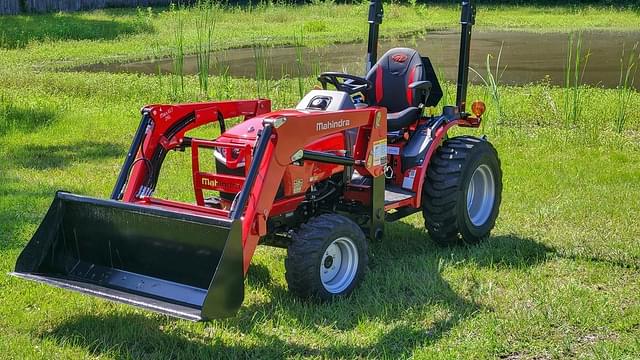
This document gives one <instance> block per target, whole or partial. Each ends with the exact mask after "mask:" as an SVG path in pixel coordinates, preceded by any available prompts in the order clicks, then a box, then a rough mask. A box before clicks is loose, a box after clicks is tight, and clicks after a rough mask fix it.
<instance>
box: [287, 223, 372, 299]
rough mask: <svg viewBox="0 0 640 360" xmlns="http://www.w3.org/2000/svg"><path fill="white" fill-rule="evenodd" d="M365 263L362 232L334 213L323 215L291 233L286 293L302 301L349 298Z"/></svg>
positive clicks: (362, 274)
mask: <svg viewBox="0 0 640 360" xmlns="http://www.w3.org/2000/svg"><path fill="white" fill-rule="evenodd" d="M367 263H368V256H367V240H366V237H365V235H364V233H363V232H362V229H360V227H359V226H358V225H357V224H356V223H354V222H353V221H351V220H350V219H348V218H346V217H344V216H342V215H337V214H323V215H320V216H317V217H314V218H312V219H310V220H309V221H308V222H307V223H305V224H302V225H301V226H300V228H299V229H298V230H297V231H296V232H295V233H294V234H293V236H292V241H291V244H290V245H289V247H288V249H287V258H286V259H285V262H284V265H285V269H286V273H285V278H286V279H287V284H288V286H289V290H290V291H291V292H292V293H294V294H295V295H297V296H299V297H302V298H316V299H319V300H331V299H333V298H336V297H341V296H346V295H349V294H350V293H351V292H352V291H353V290H354V289H355V288H356V287H357V286H358V284H359V283H360V282H361V281H362V279H363V278H364V275H365V272H366V269H367Z"/></svg>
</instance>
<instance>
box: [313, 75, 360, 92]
mask: <svg viewBox="0 0 640 360" xmlns="http://www.w3.org/2000/svg"><path fill="white" fill-rule="evenodd" d="M318 81H320V83H321V84H322V88H323V89H325V90H327V84H331V85H333V86H335V88H336V90H338V91H344V92H346V93H347V94H349V95H353V94H356V93H359V92H362V93H363V92H364V91H367V90H370V89H371V88H372V87H373V83H372V82H371V81H369V80H367V79H365V78H361V77H360V76H355V75H350V74H344V73H339V72H323V73H322V74H320V75H319V76H318Z"/></svg>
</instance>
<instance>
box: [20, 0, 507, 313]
mask: <svg viewBox="0 0 640 360" xmlns="http://www.w3.org/2000/svg"><path fill="white" fill-rule="evenodd" d="M474 19H475V9H474V7H473V6H472V4H471V3H470V2H469V1H467V0H464V1H463V2H462V37H461V49H460V69H459V76H458V84H457V85H458V86H457V101H456V104H455V105H448V106H444V107H443V112H442V114H440V115H437V116H433V115H426V114H425V111H424V109H425V108H427V107H435V106H437V105H438V104H439V102H440V100H441V97H442V90H441V87H440V84H439V82H438V79H437V77H436V75H435V72H434V70H433V67H432V65H431V62H430V60H429V58H428V57H421V56H420V54H418V53H417V51H415V50H413V49H407V48H395V49H391V50H389V51H388V52H387V53H386V54H384V55H383V56H382V57H380V58H379V59H378V56H377V46H378V45H377V43H378V28H379V25H380V24H381V23H382V20H383V9H382V2H381V1H378V0H374V1H371V4H370V9H369V18H368V20H369V24H370V30H369V44H368V54H367V65H366V71H367V73H366V76H365V77H360V76H356V75H351V74H344V73H337V72H326V73H322V74H321V75H320V76H319V78H318V80H319V81H320V83H321V85H322V89H316V90H312V91H311V92H309V93H308V94H307V95H306V96H305V97H304V98H303V99H301V101H300V103H299V104H298V105H297V106H296V108H294V109H285V110H278V111H272V109H271V102H270V101H269V100H267V99H256V100H238V101H225V102H203V103H192V104H179V105H161V104H159V105H149V106H146V107H144V108H143V109H142V111H141V112H142V119H141V122H140V125H139V126H138V129H137V131H136V134H135V136H134V139H133V142H132V144H131V147H130V149H129V152H128V154H127V156H126V159H125V161H124V164H123V166H122V169H121V171H120V174H119V176H118V179H117V181H116V185H115V187H114V189H113V192H112V195H111V198H110V199H108V200H103V199H97V198H92V197H86V196H80V195H74V194H70V193H68V192H63V191H59V192H58V193H57V194H56V196H55V199H54V201H53V203H52V204H51V207H50V208H49V211H48V212H47V214H46V216H45V218H44V220H43V221H42V223H41V224H40V226H39V228H38V229H37V231H36V232H35V234H34V235H33V237H32V239H31V240H30V241H29V242H28V244H27V245H26V247H25V248H24V250H23V251H22V253H21V254H20V256H19V257H18V260H17V262H16V266H15V271H14V272H13V273H12V275H15V276H17V277H21V278H24V279H28V280H34V281H38V282H41V283H46V284H49V285H53V286H57V287H61V288H64V289H69V290H74V291H78V292H82V293H85V294H89V295H94V296H98V297H102V298H105V299H108V300H113V301H118V302H122V303H126V304H130V305H134V306H138V307H142V308H145V309H148V310H151V311H155V312H158V313H163V314H167V315H170V316H174V317H179V318H184V319H188V320H193V321H201V320H208V319H214V318H223V317H228V316H232V315H233V314H235V313H236V311H237V310H238V309H239V308H240V306H241V304H242V302H243V298H244V278H245V276H246V274H247V271H248V269H249V267H250V264H251V259H252V257H253V254H254V251H255V249H256V247H257V246H258V245H259V244H263V245H270V246H277V247H283V248H286V249H287V258H286V260H285V268H286V279H287V283H288V286H289V289H290V290H291V291H292V292H293V293H294V294H296V295H298V296H300V297H303V298H316V299H320V300H330V299H333V298H336V297H340V296H346V295H349V294H350V293H351V292H352V291H353V290H354V289H355V288H356V287H357V285H358V284H359V283H360V282H361V281H362V280H363V278H364V275H365V272H366V269H367V261H368V256H367V243H368V241H372V240H378V239H382V238H383V237H384V224H385V222H390V221H396V220H399V219H401V218H403V217H406V216H409V215H411V214H414V213H417V212H422V214H423V216H424V218H425V227H426V229H427V231H428V233H429V235H430V236H431V238H432V239H433V240H434V241H436V242H437V243H439V244H447V245H450V244H456V243H463V242H464V243H474V242H478V241H480V240H482V239H483V238H486V237H487V236H488V235H489V232H490V231H491V229H492V228H493V227H494V225H495V221H496V218H497V216H498V210H499V206H500V199H501V190H502V172H501V169H500V162H499V159H498V156H497V153H496V151H495V149H494V148H493V146H492V145H491V144H490V143H489V142H488V141H486V139H480V138H475V137H471V136H460V137H454V138H448V137H447V132H448V130H449V129H450V128H452V127H454V126H461V127H478V126H479V124H480V122H481V116H482V113H483V112H484V104H483V103H482V102H479V101H478V102H474V103H473V105H472V106H471V110H472V112H471V113H469V112H467V107H466V89H467V78H468V59H469V51H470V41H471V27H472V25H473V23H474ZM329 87H331V88H334V89H329ZM238 117H239V118H241V119H242V121H241V122H240V123H238V124H237V125H235V126H233V127H230V128H228V129H227V122H228V119H231V118H238ZM211 123H217V124H218V125H219V127H220V129H221V135H220V136H219V137H217V138H215V139H204V138H196V137H190V136H188V135H187V133H188V132H189V131H191V130H193V129H196V128H198V127H201V126H203V125H207V124H211ZM172 151H179V152H184V153H185V154H186V153H190V157H191V170H192V178H193V190H194V198H195V202H194V203H187V202H180V201H174V200H168V199H160V198H156V197H154V196H153V195H154V191H155V189H156V185H157V182H158V178H159V176H160V173H161V168H162V164H163V161H164V159H165V157H166V156H167V155H168V154H169V153H171V152H172ZM212 163H213V167H214V168H215V171H207V170H205V169H209V168H211V165H212Z"/></svg>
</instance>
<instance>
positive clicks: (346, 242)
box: [320, 237, 358, 294]
mask: <svg viewBox="0 0 640 360" xmlns="http://www.w3.org/2000/svg"><path fill="white" fill-rule="evenodd" d="M357 272H358V248H357V247H356V244H355V243H354V242H353V240H351V239H350V238H348V237H340V238H337V239H335V240H334V241H333V242H332V243H331V244H330V245H329V246H328V247H327V249H326V250H325V251H324V255H322V260H321V262H320V280H321V281H322V286H324V288H325V289H326V290H327V291H328V292H330V293H332V294H338V293H341V292H343V291H344V290H345V289H346V288H348V287H349V285H351V283H352V282H353V279H355V277H356V273H357Z"/></svg>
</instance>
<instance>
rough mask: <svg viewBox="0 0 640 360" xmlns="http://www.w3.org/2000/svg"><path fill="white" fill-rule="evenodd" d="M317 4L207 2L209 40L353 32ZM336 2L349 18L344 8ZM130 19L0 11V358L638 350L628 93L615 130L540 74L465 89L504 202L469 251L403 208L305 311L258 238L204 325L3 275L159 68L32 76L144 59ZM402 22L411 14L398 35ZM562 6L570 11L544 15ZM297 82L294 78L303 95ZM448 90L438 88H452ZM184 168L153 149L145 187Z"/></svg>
mask: <svg viewBox="0 0 640 360" xmlns="http://www.w3.org/2000/svg"><path fill="white" fill-rule="evenodd" d="M321 6H324V7H326V8H327V9H330V10H331V9H333V10H331V11H335V12H334V13H329V14H333V15H335V16H333V17H330V16H322V15H319V14H320V12H319V11H318V9H319V8H318V7H320V5H319V6H317V7H316V6H307V7H267V8H260V9H254V10H251V13H250V12H249V10H246V9H244V10H242V9H227V10H224V11H223V14H224V16H222V17H221V20H220V22H219V23H218V25H217V29H218V30H220V31H222V29H234V30H233V31H231V30H225V32H224V33H222V32H221V33H220V39H222V38H224V39H225V42H224V43H223V42H222V41H219V42H217V44H220V45H219V46H221V47H229V46H240V45H248V44H250V43H251V42H252V41H257V40H256V39H258V38H259V36H260V34H263V35H264V34H270V33H272V31H271V30H270V29H278V31H275V32H273V37H272V38H271V39H270V41H272V42H273V43H282V42H287V41H289V40H288V39H290V38H291V37H292V36H293V34H294V32H295V31H296V29H295V26H304V24H305V23H306V22H310V21H322V22H325V23H326V24H327V25H326V28H325V30H323V31H324V32H323V33H322V35H317V39H318V41H320V39H321V38H326V39H334V38H340V39H343V40H353V39H357V38H361V37H362V36H363V34H365V32H364V28H363V26H362V24H361V21H360V20H358V21H353V19H361V18H362V11H363V9H364V8H363V7H362V6H359V7H357V6H337V5H331V6H327V5H321ZM324 7H322V9H324ZM420 9H421V10H420V11H423V12H425V13H430V12H433V13H439V14H442V16H435V17H431V18H429V21H434V23H435V25H431V24H427V26H428V27H433V28H437V27H441V26H445V25H448V24H452V23H455V21H456V20H455V18H456V17H457V13H456V11H455V9H453V8H445V7H435V8H431V7H430V8H420ZM339 10H340V11H339ZM349 11H351V12H352V13H351V14H353V15H349V16H343V14H349ZM580 12H583V14H582V15H580ZM356 13H357V16H356V15H355V14H356ZM394 13H397V14H400V15H394ZM413 13H414V11H413V10H412V9H409V8H408V7H401V6H395V5H394V6H390V7H388V8H387V15H388V18H387V20H389V21H388V22H385V24H384V25H383V26H384V31H389V32H390V33H391V34H396V35H397V34H400V33H403V32H407V31H414V30H419V29H423V27H424V24H422V23H419V22H418V19H419V17H418V16H417V15H415V17H411V16H414V15H411V14H413ZM145 14H146V13H145ZM145 14H143V15H140V16H138V15H136V12H135V11H129V10H127V11H123V10H104V11H96V12H89V13H80V14H73V15H42V16H33V17H16V18H8V17H3V18H0V33H3V32H4V33H5V34H7V33H8V31H11V29H13V27H12V26H13V25H7V24H13V23H11V21H18V22H23V23H24V24H23V26H24V27H23V28H24V29H28V31H27V30H25V33H28V34H27V35H24V36H26V37H27V38H30V39H31V40H30V41H29V42H28V43H27V44H19V45H18V43H19V42H20V41H18V40H17V39H18V38H19V36H18V35H5V36H4V41H5V45H2V46H4V48H3V49H0V142H2V146H1V147H0V354H1V355H0V358H8V359H24V358H43V359H52V358H70V359H71V358H72V359H76V358H94V357H97V358H105V359H110V358H114V359H122V358H149V359H154V358H176V359H193V358H239V357H240V358H247V357H250V358H283V357H293V358H298V357H316V358H321V357H331V358H334V357H343V358H352V357H372V358H389V359H396V358H406V357H415V358H427V359H428V358H442V359H450V358H503V359H548V358H549V359H554V358H611V359H620V358H628V359H635V358H638V356H639V354H640V298H639V295H638V294H640V280H639V279H640V242H639V241H638V233H640V217H638V214H640V201H639V200H638V199H640V181H639V179H640V165H639V164H640V120H639V119H638V117H637V109H638V108H640V94H639V93H637V92H634V93H633V94H632V96H631V98H630V99H631V100H630V107H629V108H630V111H629V117H628V120H627V124H626V126H625V130H624V132H623V133H622V134H618V133H616V132H614V131H613V128H614V124H613V117H615V115H614V114H615V109H616V107H617V103H618V93H617V92H616V91H615V90H604V89H597V88H585V89H582V90H581V91H582V95H583V99H585V100H584V101H585V102H584V103H583V111H582V116H581V118H580V119H579V121H577V122H576V123H575V124H565V123H564V120H563V119H564V115H563V114H564V112H565V111H567V110H566V109H564V108H563V99H564V96H566V94H567V93H566V92H565V91H564V90H563V89H560V88H555V87H550V86H548V85H545V84H544V83H542V84H533V85H529V86H524V87H500V88H499V91H500V93H501V100H500V101H501V106H502V108H503V109H505V110H504V111H505V114H504V115H503V116H502V117H499V116H498V115H497V114H496V111H495V108H496V104H495V103H494V102H493V101H491V98H490V97H489V96H488V93H487V91H486V90H485V89H484V88H482V87H478V86H473V87H471V89H470V90H471V95H470V98H478V97H483V98H485V99H487V104H488V106H489V109H490V110H489V112H488V114H487V117H486V125H485V128H484V129H483V131H482V132H480V131H477V132H475V133H476V134H478V135H480V134H482V133H486V134H488V136H489V138H490V140H491V141H492V142H493V143H494V144H495V146H496V148H497V149H498V152H499V154H500V157H501V161H502V166H503V172H504V194H503V204H502V208H501V213H500V217H499V219H498V223H497V226H496V229H495V231H494V232H493V234H492V236H491V238H489V239H488V240H487V241H485V242H484V243H482V244H481V245H478V246H473V247H459V248H439V247H437V246H435V245H434V244H433V243H432V242H431V241H430V239H429V237H428V235H427V234H426V232H425V230H424V227H423V224H422V218H421V216H420V215H414V216H412V217H409V218H406V219H404V220H402V221H400V222H397V223H393V224H391V225H389V226H388V227H387V232H386V235H385V237H384V239H383V240H382V241H375V242H372V243H371V245H370V269H369V273H368V275H367V278H366V279H365V281H364V283H363V284H362V286H361V287H360V288H359V289H357V290H356V292H355V293H354V296H352V297H350V298H348V299H343V300H340V301H337V302H334V303H331V304H313V303H308V302H302V301H300V300H298V299H296V298H294V297H293V296H291V295H290V294H289V293H288V291H287V288H286V282H285V280H284V265H283V260H284V258H285V256H286V251H284V250H280V249H273V248H266V247H264V248H259V250H258V252H257V255H256V257H255V261H254V264H253V265H252V268H251V270H250V271H249V275H248V277H247V280H246V300H245V302H244V304H243V307H242V309H241V310H240V312H239V314H238V316H237V317H235V318H231V319H226V320H220V321H212V322H209V323H191V322H187V321H181V320H174V319H171V318H168V317H165V316H160V315H155V314H151V313H148V312H145V311H142V310H138V309H135V308H132V307H129V306H125V305H118V304H113V303H110V302H106V301H102V300H98V299H94V298H90V297H86V296H81V295H78V294H74V293H70V292H67V291H63V290H59V289H54V288H51V287H46V286H42V285H37V284H33V283H30V282H25V281H22V280H19V279H15V278H11V277H8V276H7V275H6V273H7V272H9V271H11V270H12V269H13V266H14V264H15V259H16V257H17V255H18V254H19V252H20V251H21V249H22V247H23V246H24V244H25V243H26V242H27V241H28V240H29V239H30V237H31V235H32V234H33V232H34V230H35V229H36V227H37V225H38V224H39V223H40V221H41V219H42V217H43V216H44V213H45V212H46V210H47V209H48V206H49V204H50V202H51V199H52V198H53V194H54V192H55V191H56V190H58V189H65V190H68V191H71V192H75V193H80V194H87V195H92V196H98V197H108V195H109V194H110V191H111V187H112V186H113V183H114V182H115V179H116V176H117V173H118V171H119V167H120V165H121V162H122V160H123V158H124V156H125V154H126V151H127V147H128V145H129V142H130V140H131V137H132V135H133V133H134V131H135V129H136V126H137V124H138V120H139V119H138V117H139V109H140V107H141V106H142V105H143V104H147V103H156V102H168V101H170V100H169V95H168V93H169V90H168V87H169V85H168V83H167V79H164V80H162V81H160V82H159V80H158V78H157V77H153V76H139V75H124V74H92V73H74V72H57V71H54V70H51V66H58V65H59V64H60V63H59V62H60V61H65V62H69V63H88V62H95V61H113V60H114V59H119V58H137V57H148V56H151V52H152V50H151V46H152V45H150V44H148V43H147V42H148V40H149V39H154V41H158V42H160V43H162V44H164V45H161V46H160V47H161V48H162V46H169V45H170V44H171V31H170V28H164V27H163V26H162V24H163V22H164V21H163V20H162V19H163V17H164V18H167V17H168V15H167V14H166V13H162V12H160V11H154V13H153V16H152V17H151V20H144V19H146V16H147V15H145ZM278 14H279V16H280V17H278V16H276V15H278ZM402 14H407V16H409V19H413V20H411V21H409V23H411V24H413V25H411V26H409V27H403V26H401V23H400V20H399V19H400V18H401V17H402V16H404V15H402ZM481 14H483V15H482V16H480V17H479V19H478V21H479V23H480V25H481V26H485V27H509V28H512V27H524V28H527V29H538V30H549V29H550V28H549V27H547V25H548V24H554V25H553V26H556V27H555V29H559V28H560V27H562V28H563V29H565V30H569V29H568V28H567V26H570V27H571V28H583V29H587V28H592V27H607V24H608V23H607V22H606V21H609V23H616V24H619V25H618V26H620V27H626V28H628V29H629V28H632V27H633V26H636V27H637V23H638V22H637V21H638V13H637V12H633V11H624V10H612V9H608V8H607V9H597V8H591V9H585V10H580V11H578V10H573V9H564V8H540V9H537V8H529V7H521V8H518V7H510V8H506V10H497V9H491V8H489V9H481ZM485 14H495V16H496V17H491V16H488V15H485ZM507 14H511V15H512V16H511V17H508V16H507ZM394 16H397V17H394ZM498 16H504V17H503V18H502V20H503V22H500V21H499V19H500V18H498ZM518 16H519V17H518ZM571 16H573V19H575V20H576V21H563V22H562V23H561V22H558V20H557V19H558V17H562V18H563V19H566V18H567V17H571ZM349 17H351V19H349ZM630 17H631V18H632V19H635V20H629V18H630ZM140 18H143V19H142V20H141V19H140ZM607 18H608V19H609V20H604V19H607ZM7 19H9V20H10V21H7ZM69 19H75V20H73V21H78V22H80V23H82V22H87V23H88V24H89V25H87V26H89V29H93V30H95V29H96V28H93V27H92V26H93V25H95V24H94V22H96V21H105V22H107V23H111V22H115V23H121V24H125V25H118V26H121V28H119V29H121V30H118V31H114V30H113V29H111V30H106V28H110V27H111V26H112V25H108V24H107V25H104V28H105V30H104V31H105V32H104V33H100V32H98V33H95V32H94V31H93V30H87V31H86V33H84V35H83V32H82V31H75V30H78V29H82V27H81V24H80V25H78V24H74V25H69V26H70V27H69V30H64V31H61V32H60V33H61V34H62V35H60V36H59V37H58V38H55V36H54V35H53V33H52V32H51V29H56V28H58V27H59V24H60V23H65V21H68V20H69ZM274 19H280V20H278V21H279V22H277V25H271V24H269V22H271V23H274V24H275V23H276V22H275V20H274ZM318 19H319V20H318ZM394 19H396V20H394ZM444 19H446V21H445V20H444ZM518 19H520V20H518ZM612 19H613V20H612ZM267 20H268V21H267ZM330 20H331V21H334V20H335V21H336V22H337V23H340V24H341V25H340V27H339V28H334V27H333V26H332V25H331V22H329V21H330ZM225 21H226V23H225ZM626 21H629V23H626ZM633 21H635V23H633ZM350 22H354V24H353V27H352V28H349V27H348V25H349V24H350ZM291 23H293V24H294V26H291ZM126 24H129V25H130V26H129V25H126ZM222 24H229V26H230V27H226V25H225V26H223V25H222ZM234 24H235V26H236V27H232V25H234ZM243 24H244V25H247V26H246V27H245V26H241V25H243ZM557 24H562V25H557ZM567 24H570V25H567ZM634 24H635V25H634ZM21 26H22V25H21ZM78 26H80V27H78ZM314 26H316V25H314ZM62 28H63V29H64V27H62ZM99 28H100V27H98V29H99ZM245 28H247V30H243V29H245ZM249 28H250V29H253V30H250V29H249ZM318 28H322V27H321V26H320V25H318ZM390 29H392V30H390ZM89 33H92V34H94V35H93V36H94V37H89V36H88V35H87V34H89ZM34 34H45V35H38V36H39V37H35V35H34ZM95 34H102V35H99V36H98V35H95ZM223 34H224V36H223ZM344 34H348V35H347V36H341V35H344ZM72 35H73V36H75V37H72ZM21 36H22V35H21ZM189 36H193V34H191V35H189ZM0 38H1V37H0ZM188 39H189V38H188ZM193 41H194V40H193V39H192V38H191V40H188V42H191V44H192V45H193ZM7 44H13V45H11V46H9V45H7ZM613 61H618V59H614V60H613ZM186 81H187V88H188V89H190V90H192V89H197V79H196V78H195V77H187V78H186ZM211 81H212V82H213V85H212V86H211V88H212V89H215V88H216V87H221V86H226V87H228V90H227V94H228V95H230V96H233V97H253V96H255V94H256V92H257V89H256V83H255V82H254V81H252V80H242V79H222V78H217V77H215V78H212V79H211ZM312 84H313V81H312V80H311V79H305V81H304V86H305V87H306V88H311V86H312ZM297 87H298V82H297V80H296V79H285V80H281V81H277V82H273V83H272V90H271V95H272V97H273V99H274V103H275V107H283V106H291V105H292V104H294V103H295V102H296V99H297V97H298V95H297ZM447 88H448V90H449V94H451V92H452V91H453V89H452V86H451V84H448V86H447ZM189 96H191V93H189V94H187V96H186V97H187V98H188V97H189ZM450 96H451V95H449V97H450ZM189 167H190V162H189V154H188V153H171V154H170V155H169V157H168V159H167V164H166V165H165V167H164V169H163V175H162V177H161V182H160V184H159V193H160V194H161V195H163V196H173V197H175V198H179V199H185V200H187V199H190V198H191V196H192V195H191V193H190V189H191V180H190V177H189V171H190V168H189Z"/></svg>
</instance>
